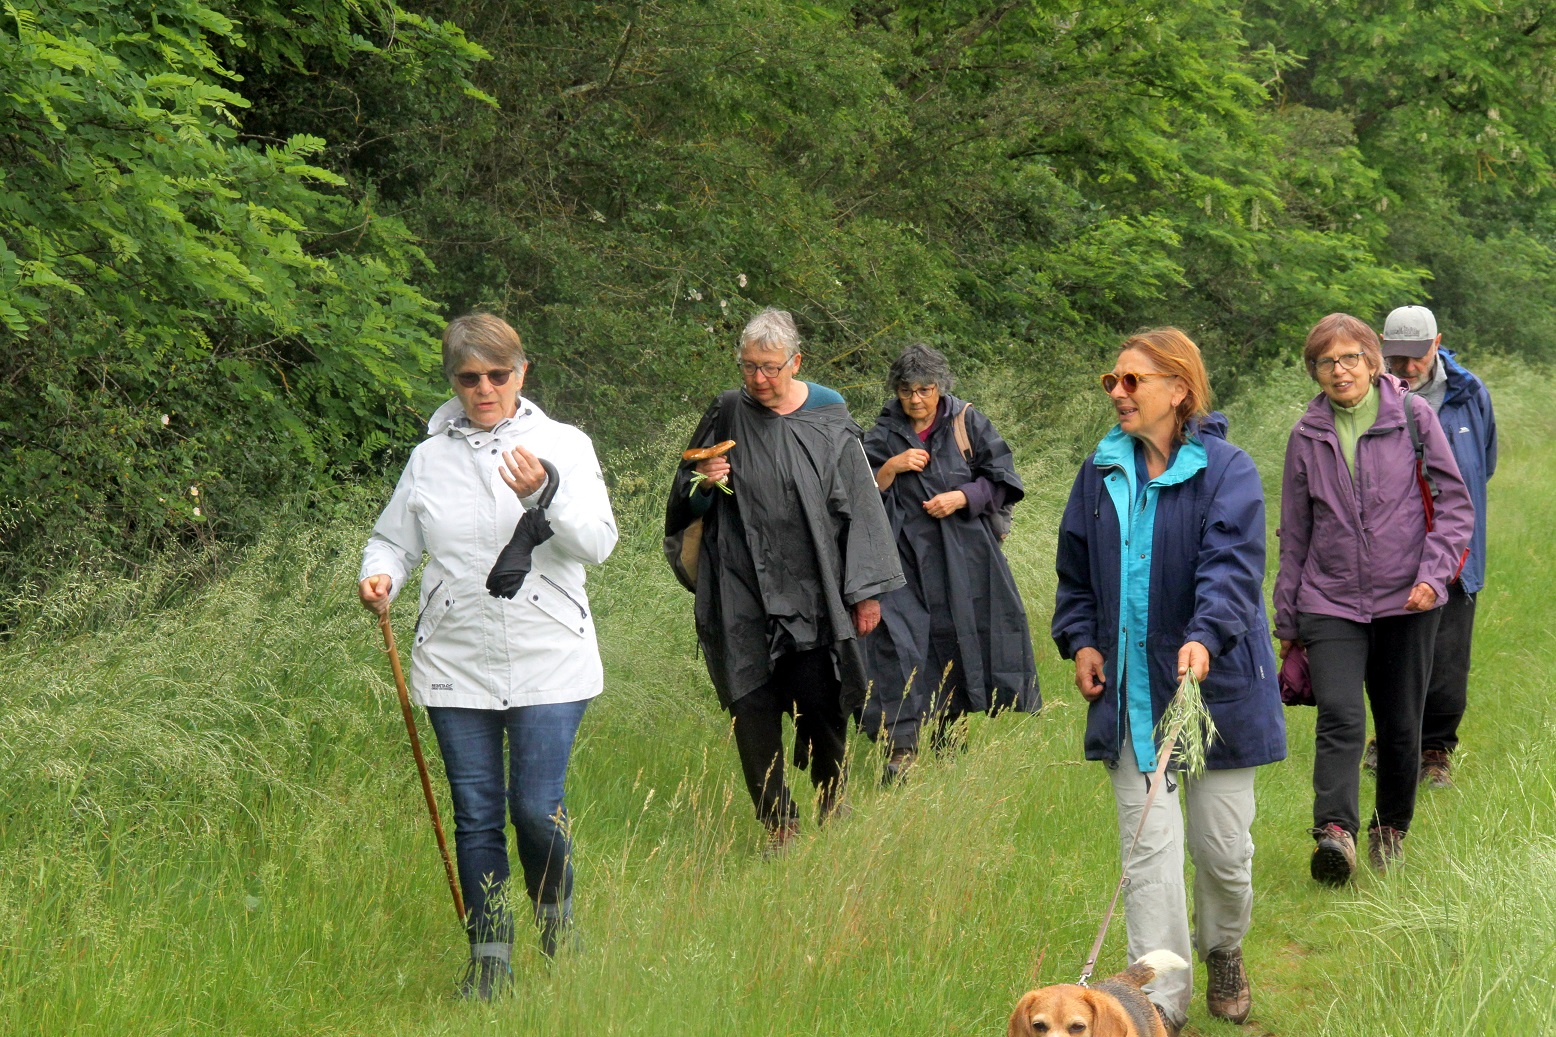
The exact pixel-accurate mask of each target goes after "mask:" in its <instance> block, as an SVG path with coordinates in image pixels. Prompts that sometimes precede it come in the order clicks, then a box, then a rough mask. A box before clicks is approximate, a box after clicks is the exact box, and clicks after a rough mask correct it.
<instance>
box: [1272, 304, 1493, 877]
mask: <svg viewBox="0 0 1556 1037" xmlns="http://www.w3.org/2000/svg"><path fill="white" fill-rule="evenodd" d="M1303 359H1304V360H1305V361H1306V363H1307V369H1308V373H1309V374H1310V375H1311V376H1312V378H1313V380H1314V381H1315V382H1317V383H1318V387H1319V388H1320V389H1322V390H1323V392H1322V393H1320V394H1319V395H1318V396H1316V397H1314V398H1313V402H1312V403H1310V404H1308V408H1307V412H1306V413H1305V414H1303V415H1302V418H1301V420H1299V421H1298V422H1297V425H1296V428H1294V429H1292V432H1291V439H1290V441H1289V442H1288V444H1287V446H1286V469H1285V474H1284V476H1283V477H1282V480H1281V509H1280V573H1279V575H1278V576H1277V577H1276V580H1275V636H1276V637H1277V638H1279V639H1280V655H1281V659H1282V660H1284V659H1285V658H1286V656H1287V655H1288V654H1289V653H1290V652H1291V650H1292V649H1293V647H1294V646H1296V645H1299V644H1300V645H1302V646H1304V647H1305V648H1306V650H1307V654H1308V662H1309V665H1310V666H1311V669H1312V679H1313V697H1314V698H1315V699H1316V700H1317V703H1318V721H1317V746H1316V751H1315V754H1314V760H1313V830H1312V831H1313V835H1314V837H1315V838H1316V839H1317V845H1316V846H1315V847H1314V849H1313V859H1312V863H1311V866H1310V868H1311V872H1312V875H1313V878H1314V879H1316V880H1317V881H1319V882H1322V883H1325V884H1328V885H1334V886H1338V885H1342V884H1344V883H1345V882H1347V881H1348V880H1349V879H1350V877H1351V874H1352V872H1353V871H1354V870H1355V868H1356V833H1357V831H1358V829H1359V828H1360V808H1359V806H1358V799H1359V796H1360V784H1361V779H1360V770H1359V768H1360V764H1361V757H1362V748H1363V743H1364V742H1365V740H1366V735H1367V702H1369V701H1370V702H1371V705H1372V720H1373V726H1374V728H1375V729H1376V731H1377V739H1378V787H1377V798H1376V805H1375V808H1374V810H1373V813H1372V818H1371V820H1370V822H1369V823H1368V826H1367V837H1368V838H1367V841H1368V846H1367V856H1368V859H1369V860H1370V861H1371V862H1372V865H1373V867H1375V868H1377V869H1378V870H1379V871H1386V870H1387V869H1388V868H1389V867H1390V866H1392V865H1394V864H1397V863H1398V862H1399V861H1400V860H1401V859H1402V857H1403V840H1404V838H1405V832H1406V831H1408V830H1409V828H1410V818H1411V815H1412V814H1413V813H1414V812H1415V801H1416V782H1417V778H1418V777H1419V764H1420V759H1421V716H1422V710H1423V709H1424V707H1425V702H1426V686H1427V681H1428V679H1429V678H1430V676H1431V663H1432V644H1433V641H1434V639H1435V637H1436V634H1437V621H1438V617H1439V613H1438V611H1437V609H1438V608H1439V607H1440V606H1441V605H1442V604H1443V602H1444V601H1446V600H1447V598H1448V585H1449V584H1450V583H1452V582H1453V580H1454V579H1455V577H1457V575H1458V572H1459V568H1460V566H1462V565H1463V564H1464V555H1465V551H1466V549H1467V548H1468V547H1469V541H1470V532H1471V530H1472V529H1473V528H1474V525H1475V509H1474V505H1473V504H1472V503H1471V502H1470V496H1469V492H1468V491H1467V490H1466V489H1465V486H1464V480H1463V479H1461V478H1460V477H1459V467H1458V465H1457V464H1455V463H1454V459H1453V453H1452V451H1451V450H1450V449H1449V446H1448V441H1447V438H1446V437H1445V436H1444V435H1443V431H1442V427H1441V425H1439V424H1438V422H1437V420H1436V418H1437V416H1436V414H1435V413H1434V412H1433V411H1432V407H1431V405H1430V404H1429V403H1427V402H1426V400H1424V399H1421V398H1419V397H1414V396H1407V395H1406V393H1405V388H1404V383H1402V382H1401V381H1399V379H1397V378H1395V377H1394V376H1393V375H1387V374H1383V356H1382V352H1381V350H1380V348H1379V343H1378V336H1377V334H1376V333H1375V332H1374V331H1373V330H1372V329H1371V328H1370V327H1368V326H1367V325H1366V324H1364V323H1362V322H1361V321H1359V320H1357V319H1356V318H1355V317H1352V316H1349V315H1348V314H1344V313H1332V314H1330V315H1329V316H1327V317H1325V318H1324V319H1323V320H1321V321H1319V322H1318V323H1317V324H1315V325H1314V326H1313V330H1312V331H1309V332H1308V336H1307V344H1306V346H1305V347H1304V349H1303ZM1407 405H1409V407H1410V408H1411V414H1412V415H1413V417H1414V423H1415V428H1416V434H1417V435H1418V436H1419V439H1420V442H1421V444H1422V447H1423V465H1422V467H1423V469H1424V472H1423V474H1424V476H1425V477H1426V480H1427V481H1428V482H1429V483H1431V484H1433V485H1435V488H1436V490H1437V496H1436V498H1435V500H1430V504H1429V503H1428V501H1429V498H1430V494H1429V493H1427V492H1424V491H1423V487H1422V481H1421V480H1420V479H1418V477H1417V466H1416V453H1415V448H1414V447H1413V445H1412V436H1411V430H1410V427H1409V422H1408V421H1407V415H1406V411H1405V407H1406V406H1407ZM1429 510H1430V512H1431V519H1430V520H1429V519H1428V512H1429ZM1364 685H1365V689H1366V697H1365V699H1364V698H1363V686H1364Z"/></svg>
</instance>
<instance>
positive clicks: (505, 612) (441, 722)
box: [357, 313, 616, 1000]
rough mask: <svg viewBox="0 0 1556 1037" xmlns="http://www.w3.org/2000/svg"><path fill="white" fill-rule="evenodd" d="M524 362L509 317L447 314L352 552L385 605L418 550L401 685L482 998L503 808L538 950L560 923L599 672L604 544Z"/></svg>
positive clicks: (501, 902)
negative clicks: (579, 773)
mask: <svg viewBox="0 0 1556 1037" xmlns="http://www.w3.org/2000/svg"><path fill="white" fill-rule="evenodd" d="M526 366H527V365H526V361H525V359H524V346H523V343H522V341H521V340H520V339H519V335H518V332H516V331H514V330H513V328H512V327H510V326H509V325H508V323H507V322H506V321H504V320H502V319H501V318H499V317H494V316H492V315H491V314H485V313H473V314H469V315H467V316H464V317H458V318H456V319H455V320H453V321H452V322H450V324H449V326H448V328H447V330H446V331H445V332H444V334H443V371H444V373H445V374H447V375H448V379H449V382H450V383H451V386H452V388H453V391H454V399H452V400H449V401H448V402H447V403H445V404H444V405H443V406H441V407H439V408H438V410H437V411H436V413H434V414H433V415H432V418H431V420H430V421H429V422H428V425H427V439H425V440H423V441H422V443H421V444H420V445H419V446H417V447H416V449H415V450H413V451H412V452H411V457H410V460H409V462H407V464H406V466H405V471H404V472H403V473H402V474H401V476H400V481H399V484H398V485H397V486H396V487H395V491H394V496H393V497H392V498H391V499H390V501H389V504H388V506H387V507H385V508H384V512H383V514H382V515H381V516H380V517H379V519H378V522H377V524H376V525H375V526H374V527H373V534H372V536H371V537H370V538H369V539H368V542H367V547H366V549H365V550H364V551H363V553H362V570H361V583H360V585H359V586H358V589H357V593H358V596H359V597H360V598H361V601H362V604H363V605H364V606H365V607H367V608H368V609H371V610H372V611H374V612H376V613H379V614H380V615H381V614H383V613H384V612H385V611H387V610H388V608H389V603H390V602H391V601H392V600H393V599H394V597H395V596H396V595H398V594H399V593H400V591H401V590H402V589H403V588H404V586H405V584H406V581H407V580H408V578H409V577H410V574H411V573H412V572H413V571H414V570H415V568H416V566H417V565H419V564H420V563H421V561H422V558H423V556H425V557H426V558H427V565H426V569H425V571H424V572H423V574H422V578H421V594H420V601H419V602H418V608H417V620H416V640H415V644H414V646H413V647H412V649H411V672H410V686H411V693H412V696H413V697H414V698H415V700H416V701H417V702H418V703H420V704H421V705H423V706H425V707H426V708H427V715H428V717H429V718H430V719H431V721H432V729H433V731H435V732H436V733H437V739H438V748H439V750H441V752H442V755H443V765H444V769H445V771H446V772H447V774H448V783H449V791H450V793H451V796H452V799H453V802H454V849H455V856H456V858H457V860H458V865H459V884H460V888H461V889H462V890H463V891H464V901H465V905H466V907H467V909H468V910H467V912H466V917H465V925H466V929H467V931H468V936H469V939H470V966H469V970H468V971H467V973H466V975H465V979H464V982H463V984H462V987H461V993H462V994H464V996H466V997H472V998H480V999H483V1000H485V999H488V998H491V997H492V996H494V995H495V994H497V993H499V992H501V991H502V990H503V989H504V988H506V987H507V986H508V984H509V982H510V978H511V976H512V967H511V964H510V963H511V958H512V953H513V938H514V919H513V917H512V915H511V913H510V912H509V910H508V906H507V901H508V897H507V882H508V876H509V863H508V842H507V835H506V829H507V822H508V818H509V816H510V815H511V817H512V820H513V827H514V829H515V830H516V832H517V834H518V848H519V864H520V866H521V868H522V871H523V881H524V887H525V891H526V892H527V893H528V894H529V898H530V901H531V904H532V905H533V910H534V919H535V923H536V925H537V926H538V927H539V930H540V933H539V936H540V945H541V950H542V951H543V952H545V953H546V954H547V955H551V954H554V953H556V951H557V948H558V946H559V945H560V944H562V943H563V942H564V941H565V940H566V938H567V932H568V929H569V927H570V926H571V924H572V912H573V900H572V894H573V866H572V849H573V844H572V838H571V834H570V825H569V823H568V817H567V810H566V807H565V806H563V785H564V782H565V779H566V776H567V765H568V760H569V758H570V756H571V753H572V748H573V740H574V737H575V736H576V734H577V732H578V725H579V723H580V722H581V721H582V719H583V714H584V708H585V706H587V705H588V702H589V700H590V699H591V698H593V697H594V696H596V695H598V694H599V693H600V691H601V689H602V687H603V670H602V668H601V664H600V652H599V648H598V646H597V644H596V642H595V634H594V618H593V615H592V613H591V612H590V610H589V607H588V602H589V599H588V598H587V597H586V596H585V594H584V567H585V566H586V565H598V564H599V563H601V562H603V561H604V560H605V559H606V557H607V556H608V555H609V554H610V553H611V549H612V548H613V547H615V545H616V523H615V521H614V520H613V519H612V517H611V509H610V501H609V499H607V497H606V493H605V481H604V479H603V478H602V477H601V474H600V463H599V461H598V460H597V459H596V458H595V455H594V448H593V446H592V445H591V444H590V442H589V437H588V436H586V435H584V434H583V433H582V432H580V431H578V430H577V429H576V428H573V427H572V426H570V425H564V424H562V423H561V422H559V421H553V420H552V419H550V418H548V417H546V415H545V414H543V413H541V410H540V408H539V407H538V406H536V405H535V404H534V403H533V402H531V401H530V400H528V399H525V398H524V397H523V396H521V395H520V390H521V389H522V388H523V387H524V372H525V369H526ZM542 459H544V460H542ZM547 465H549V466H550V467H549V468H548V467H547ZM504 485H506V486H507V488H508V491H511V492H504V491H503V489H502V487H503V486H504ZM494 491H496V492H494ZM535 508H543V509H545V510H544V515H545V519H546V521H547V522H548V523H549V525H550V527H551V535H550V537H549V538H547V539H545V540H544V541H543V542H541V543H539V545H538V546H536V547H535V548H534V553H533V555H532V556H531V566H532V568H531V569H530V571H529V573H528V575H527V576H524V577H522V578H521V579H522V593H519V594H517V595H516V596H515V595H514V594H513V593H512V592H509V593H508V594H506V596H503V595H501V593H500V592H499V591H498V590H495V589H492V585H491V584H490V583H489V582H488V573H489V572H490V571H491V570H492V568H493V564H494V563H495V562H496V560H497V557H498V554H499V553H500V552H501V551H502V550H503V548H504V547H505V546H506V545H507V544H508V543H509V536H510V535H511V534H512V533H513V532H514V530H515V529H516V527H518V525H519V520H520V518H521V517H522V516H523V515H524V513H525V512H526V511H528V510H530V509H535ZM489 591H490V592H489ZM505 741H506V743H507V755H508V757H509V759H508V762H507V764H506V766H505V765H504V760H503V755H504V753H503V749H504V742H505Z"/></svg>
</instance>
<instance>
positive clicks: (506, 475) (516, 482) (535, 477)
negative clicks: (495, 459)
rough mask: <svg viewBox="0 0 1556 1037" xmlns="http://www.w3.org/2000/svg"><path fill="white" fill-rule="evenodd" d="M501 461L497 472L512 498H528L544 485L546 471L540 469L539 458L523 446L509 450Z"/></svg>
mask: <svg viewBox="0 0 1556 1037" xmlns="http://www.w3.org/2000/svg"><path fill="white" fill-rule="evenodd" d="M502 460H503V463H502V464H500V465H498V466H497V471H498V473H499V474H500V475H501V476H502V481H503V482H505V483H507V484H508V489H510V490H512V491H513V493H514V496H516V497H520V498H523V497H528V496H529V495H530V494H532V493H534V492H535V491H536V490H538V489H540V488H541V487H542V486H544V485H545V484H546V470H545V469H544V468H542V467H540V458H538V457H536V456H535V455H534V454H532V453H530V452H529V451H528V450H526V449H524V447H523V446H516V447H514V448H513V449H512V450H509V451H508V452H507V453H505V454H503V455H502Z"/></svg>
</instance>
